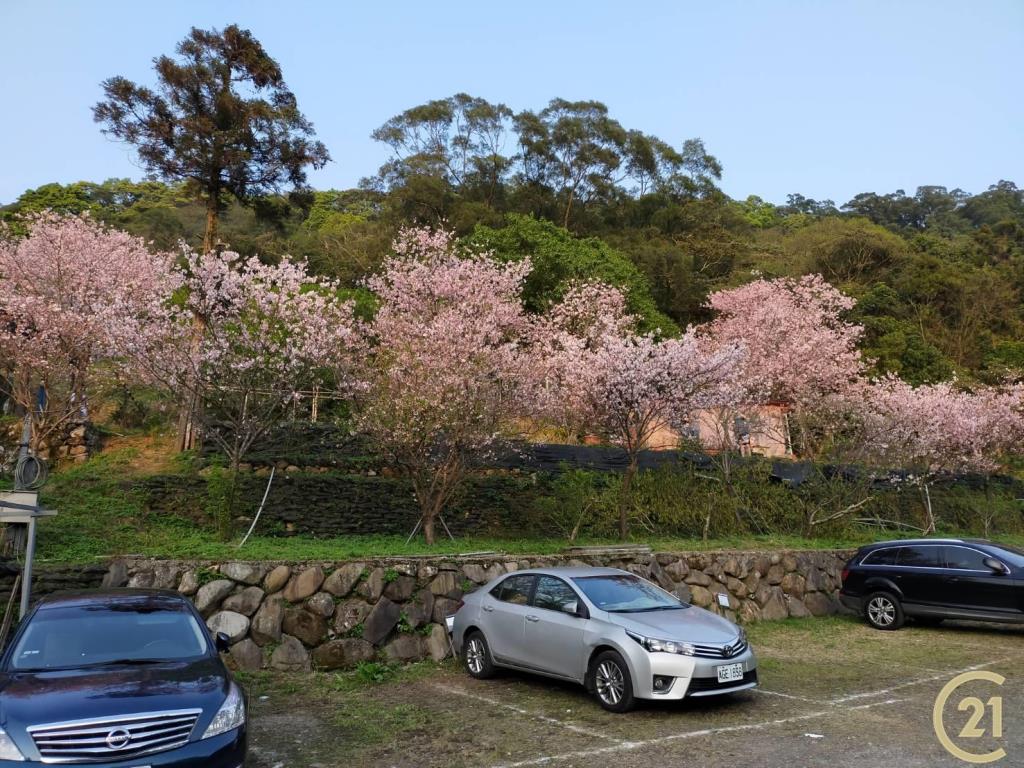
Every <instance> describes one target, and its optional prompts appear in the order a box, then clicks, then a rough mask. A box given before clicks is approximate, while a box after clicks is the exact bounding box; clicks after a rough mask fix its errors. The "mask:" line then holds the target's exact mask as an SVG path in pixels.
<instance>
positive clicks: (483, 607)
mask: <svg viewBox="0 0 1024 768" xmlns="http://www.w3.org/2000/svg"><path fill="white" fill-rule="evenodd" d="M481 609H482V610H484V611H487V612H488V613H492V612H493V611H494V606H493V605H483V606H481Z"/></svg>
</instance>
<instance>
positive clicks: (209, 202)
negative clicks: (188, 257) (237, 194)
mask: <svg viewBox="0 0 1024 768" xmlns="http://www.w3.org/2000/svg"><path fill="white" fill-rule="evenodd" d="M218 204H219V200H218V196H217V195H210V196H209V197H208V198H207V199H206V232H205V233H204V234H203V254H204V255H205V254H207V253H209V252H210V251H212V250H213V249H214V248H215V247H216V246H217V225H218V224H219V223H220V211H219V210H218V208H219V205H218Z"/></svg>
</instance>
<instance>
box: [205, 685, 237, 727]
mask: <svg viewBox="0 0 1024 768" xmlns="http://www.w3.org/2000/svg"><path fill="white" fill-rule="evenodd" d="M244 724H245V699H243V698H242V692H241V691H240V690H239V688H238V686H237V685H235V684H234V683H232V684H231V689H230V690H229V691H228V697H227V698H226V699H224V703H223V704H221V705H220V709H218V710H217V714H216V715H214V717H213V721H212V722H211V723H210V727H209V728H207V729H206V733H204V734H203V738H204V739H209V738H211V737H213V736H219V735H220V734H222V733H225V732H226V731H230V730H231V729H232V728H238V727H239V726H240V725H244Z"/></svg>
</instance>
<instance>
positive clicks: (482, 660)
mask: <svg viewBox="0 0 1024 768" xmlns="http://www.w3.org/2000/svg"><path fill="white" fill-rule="evenodd" d="M486 661H487V649H486V648H484V642H483V640H481V639H480V636H479V635H474V636H473V638H472V639H470V641H469V643H468V644H467V645H466V666H467V667H469V671H470V672H472V673H473V674H474V675H479V674H481V673H482V672H483V671H484V665H485V664H486Z"/></svg>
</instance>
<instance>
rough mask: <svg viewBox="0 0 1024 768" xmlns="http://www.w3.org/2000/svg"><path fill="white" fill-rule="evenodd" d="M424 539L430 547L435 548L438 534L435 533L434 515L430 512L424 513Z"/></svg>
mask: <svg viewBox="0 0 1024 768" xmlns="http://www.w3.org/2000/svg"><path fill="white" fill-rule="evenodd" d="M423 538H424V540H425V541H426V542H427V546H430V547H432V546H434V542H435V541H436V540H437V534H436V533H435V532H434V515H433V514H432V513H430V512H424V513H423Z"/></svg>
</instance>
